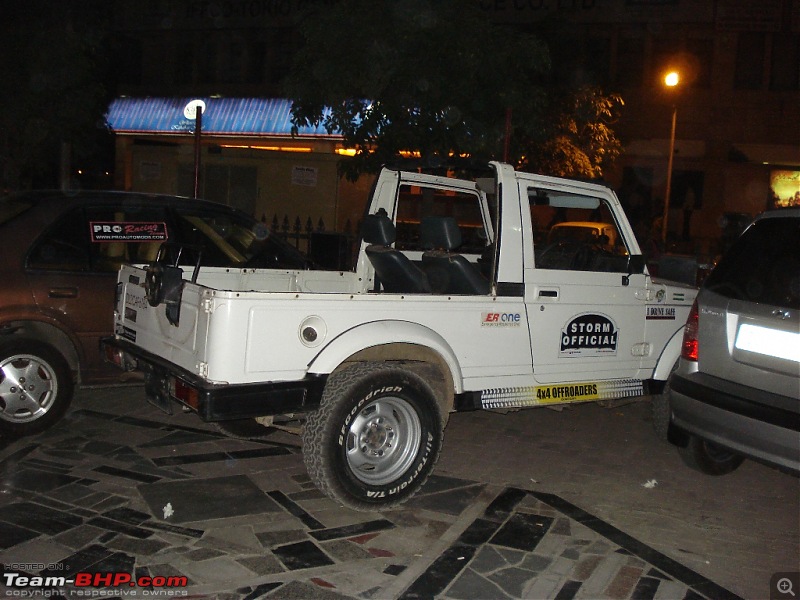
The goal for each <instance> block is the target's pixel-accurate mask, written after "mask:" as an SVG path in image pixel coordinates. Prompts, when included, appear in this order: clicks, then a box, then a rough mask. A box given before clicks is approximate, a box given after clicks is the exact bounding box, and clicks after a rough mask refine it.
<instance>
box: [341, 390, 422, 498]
mask: <svg viewBox="0 0 800 600" xmlns="http://www.w3.org/2000/svg"><path fill="white" fill-rule="evenodd" d="M421 439H422V425H421V424H420V420H419V416H418V415H417V413H416V411H415V410H414V409H413V408H412V406H411V405H410V404H409V403H408V402H407V401H406V400H403V399H402V398H397V397H394V396H387V397H384V398H380V399H378V400H375V401H374V402H371V403H369V404H368V405H367V406H365V407H364V408H363V409H361V411H360V412H359V413H358V414H357V415H356V416H355V417H354V418H353V422H352V423H350V427H349V429H348V430H347V440H346V444H345V451H346V456H347V465H348V466H349V467H350V470H351V471H352V473H353V474H354V475H355V476H356V477H357V478H358V479H359V480H360V481H361V482H363V483H366V484H369V485H386V484H388V483H392V482H393V481H395V480H396V479H398V478H399V477H400V476H401V475H402V474H403V473H405V471H407V470H408V468H409V467H410V466H411V464H412V463H413V462H414V459H415V458H416V457H417V452H418V451H419V447H420V440H421Z"/></svg>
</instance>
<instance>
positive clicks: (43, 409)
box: [0, 339, 74, 435]
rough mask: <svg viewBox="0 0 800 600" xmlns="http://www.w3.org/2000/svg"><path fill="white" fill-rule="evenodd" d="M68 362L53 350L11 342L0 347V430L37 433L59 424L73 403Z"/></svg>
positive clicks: (47, 346)
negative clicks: (59, 420) (56, 423)
mask: <svg viewBox="0 0 800 600" xmlns="http://www.w3.org/2000/svg"><path fill="white" fill-rule="evenodd" d="M73 388H74V383H73V380H72V374H71V372H70V369H69V366H68V365H67V362H66V361H65V360H64V357H62V356H61V354H59V353H58V351H56V350H55V349H54V348H53V347H52V346H49V345H48V344H43V343H41V342H37V341H34V340H24V339H12V340H9V341H6V342H4V343H2V344H0V430H2V431H4V432H7V433H11V434H13V435H28V434H31V433H38V432H40V431H43V430H44V429H46V428H47V427H50V426H51V425H52V424H53V423H55V422H56V421H58V419H60V418H61V417H62V415H63V414H64V412H65V411H66V410H67V407H68V406H69V404H70V402H71V401H72V394H73V391H74V390H73Z"/></svg>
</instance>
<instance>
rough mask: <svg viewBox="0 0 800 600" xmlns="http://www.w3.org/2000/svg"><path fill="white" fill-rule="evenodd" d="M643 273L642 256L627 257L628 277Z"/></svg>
mask: <svg viewBox="0 0 800 600" xmlns="http://www.w3.org/2000/svg"><path fill="white" fill-rule="evenodd" d="M642 273H644V256H643V255H641V254H632V255H631V256H629V257H628V275H641V274H642Z"/></svg>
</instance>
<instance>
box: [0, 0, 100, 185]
mask: <svg viewBox="0 0 800 600" xmlns="http://www.w3.org/2000/svg"><path fill="white" fill-rule="evenodd" d="M106 6H107V3H106V2H105V1H103V0H88V1H86V0H60V1H59V2H50V1H47V0H24V1H21V0H13V1H11V2H8V3H6V4H4V15H3V19H2V21H1V22H2V25H0V55H1V56H3V57H4V60H3V61H2V62H0V80H2V81H3V87H4V89H5V93H4V94H3V95H2V96H0V181H1V183H2V186H3V189H18V188H25V187H30V186H31V185H41V184H42V183H43V184H45V185H53V184H54V183H55V182H56V180H57V178H56V177H55V176H54V174H55V173H58V171H59V169H58V165H59V160H60V156H61V152H62V145H64V144H67V145H68V146H69V147H71V148H72V150H73V151H74V152H75V154H76V155H78V156H84V155H88V154H90V153H91V152H92V151H93V150H94V149H95V148H96V144H97V142H98V137H99V136H100V135H101V134H102V133H103V132H104V125H105V121H104V119H103V115H104V113H105V110H106V108H107V106H108V97H107V93H106V90H105V88H104V87H103V85H102V84H101V83H100V81H101V80H102V74H103V72H104V69H105V58H104V57H105V54H106V53H105V52H104V48H103V41H104V22H103V19H102V15H103V14H104V11H105V10H106ZM98 125H99V127H98Z"/></svg>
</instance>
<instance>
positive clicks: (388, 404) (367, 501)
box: [303, 363, 443, 510]
mask: <svg viewBox="0 0 800 600" xmlns="http://www.w3.org/2000/svg"><path fill="white" fill-rule="evenodd" d="M442 429H443V425H442V418H441V413H440V410H439V405H438V403H437V402H436V397H435V395H434V393H433V391H432V390H431V388H430V386H429V385H428V384H427V383H426V382H425V381H424V380H423V379H422V378H421V377H419V376H418V375H416V374H415V373H413V372H411V371H409V370H407V369H404V368H402V367H400V366H397V365H396V364H391V363H388V364H384V363H359V364H355V365H353V366H351V367H347V368H345V369H343V370H341V371H338V372H336V373H334V374H333V375H331V376H330V378H329V379H328V381H327V383H326V385H325V390H324V391H323V394H322V400H321V403H320V407H319V409H317V410H316V411H314V412H312V413H310V414H309V415H308V418H307V420H306V423H305V425H304V427H303V459H304V461H305V464H306V468H307V469H308V473H309V475H310V476H311V479H312V480H313V481H314V483H315V484H316V485H317V487H319V488H320V489H321V490H322V491H323V492H324V493H325V494H327V495H328V496H329V497H331V498H333V499H334V500H336V501H338V502H340V503H341V504H342V505H344V506H346V507H348V508H352V509H355V510H380V509H384V508H387V507H391V506H395V505H397V504H400V503H402V502H404V501H405V500H407V499H408V498H410V497H411V496H412V495H413V494H414V493H415V492H416V491H417V490H419V488H420V487H422V485H423V484H424V483H425V480H426V479H427V478H428V475H429V474H430V473H431V471H432V470H433V466H434V464H435V463H436V460H437V458H438V456H439V451H440V449H441V445H442Z"/></svg>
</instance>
